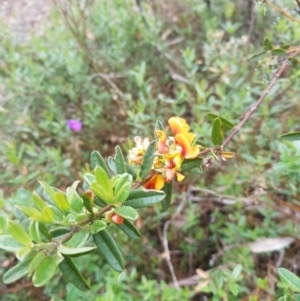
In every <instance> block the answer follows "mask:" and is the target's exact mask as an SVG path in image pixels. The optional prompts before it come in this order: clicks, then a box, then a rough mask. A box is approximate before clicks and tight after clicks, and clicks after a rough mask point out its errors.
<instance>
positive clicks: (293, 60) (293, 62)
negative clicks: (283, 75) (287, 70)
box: [288, 57, 299, 67]
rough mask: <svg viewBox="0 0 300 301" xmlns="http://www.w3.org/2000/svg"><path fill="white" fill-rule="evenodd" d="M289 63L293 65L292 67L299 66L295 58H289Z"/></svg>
mask: <svg viewBox="0 0 300 301" xmlns="http://www.w3.org/2000/svg"><path fill="white" fill-rule="evenodd" d="M288 59H289V62H290V64H291V65H292V67H296V66H297V65H298V64H299V61H298V60H297V59H295V58H294V57H289V58H288Z"/></svg>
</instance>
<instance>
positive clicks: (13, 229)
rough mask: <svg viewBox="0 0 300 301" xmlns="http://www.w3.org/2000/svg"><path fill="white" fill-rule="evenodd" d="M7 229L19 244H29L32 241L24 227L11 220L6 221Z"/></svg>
mask: <svg viewBox="0 0 300 301" xmlns="http://www.w3.org/2000/svg"><path fill="white" fill-rule="evenodd" d="M8 231H9V233H10V234H11V235H12V236H13V238H14V239H15V240H17V241H18V242H19V243H20V244H22V245H25V246H30V245H31V243H32V241H31V238H30V236H29V234H28V233H27V232H26V231H25V229H24V228H23V227H22V226H21V225H20V224H17V223H15V222H13V221H9V222H8Z"/></svg>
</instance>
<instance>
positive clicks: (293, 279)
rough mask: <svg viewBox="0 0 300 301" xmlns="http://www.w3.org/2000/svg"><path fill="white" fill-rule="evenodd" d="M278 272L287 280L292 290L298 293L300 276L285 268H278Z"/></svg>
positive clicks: (299, 290)
mask: <svg viewBox="0 0 300 301" xmlns="http://www.w3.org/2000/svg"><path fill="white" fill-rule="evenodd" d="M278 273H279V276H280V278H281V279H282V280H283V281H285V282H287V283H288V285H289V286H290V288H291V289H292V290H293V291H294V292H296V293H300V278H299V277H298V276H296V275H295V274H294V273H292V272H290V271H289V270H287V269H285V268H279V269H278Z"/></svg>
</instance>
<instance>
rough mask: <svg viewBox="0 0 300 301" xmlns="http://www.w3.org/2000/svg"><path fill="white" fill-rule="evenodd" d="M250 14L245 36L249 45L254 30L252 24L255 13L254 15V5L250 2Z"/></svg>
mask: <svg viewBox="0 0 300 301" xmlns="http://www.w3.org/2000/svg"><path fill="white" fill-rule="evenodd" d="M250 5H251V12H250V24H249V29H248V35H247V42H248V43H250V41H251V38H252V34H253V30H254V24H255V20H256V13H255V4H254V3H253V1H251V4H250Z"/></svg>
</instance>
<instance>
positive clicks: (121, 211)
mask: <svg viewBox="0 0 300 301" xmlns="http://www.w3.org/2000/svg"><path fill="white" fill-rule="evenodd" d="M115 213H116V214H118V215H120V216H122V217H124V218H127V219H130V220H132V221H135V220H136V219H137V218H138V217H139V214H138V212H137V211H136V210H135V209H133V208H132V207H130V206H122V207H120V208H116V209H115Z"/></svg>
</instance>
